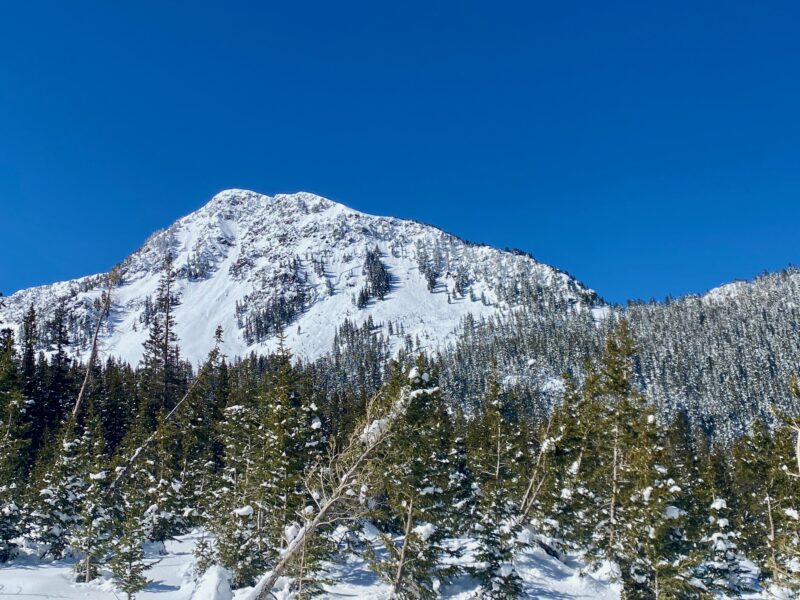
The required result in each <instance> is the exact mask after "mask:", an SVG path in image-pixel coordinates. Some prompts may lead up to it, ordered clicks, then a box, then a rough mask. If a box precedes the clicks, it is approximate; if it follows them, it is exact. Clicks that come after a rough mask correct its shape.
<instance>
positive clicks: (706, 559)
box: [695, 449, 749, 597]
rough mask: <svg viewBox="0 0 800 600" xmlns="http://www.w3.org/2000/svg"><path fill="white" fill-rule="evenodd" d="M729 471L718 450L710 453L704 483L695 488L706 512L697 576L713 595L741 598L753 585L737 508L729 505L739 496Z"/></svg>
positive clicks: (703, 478) (703, 473)
mask: <svg viewBox="0 0 800 600" xmlns="http://www.w3.org/2000/svg"><path fill="white" fill-rule="evenodd" d="M729 472H730V466H729V464H728V462H727V461H726V460H725V459H724V458H723V456H722V455H721V452H720V451H719V450H718V449H717V450H715V451H713V452H711V453H709V455H708V458H707V460H706V463H705V465H703V469H702V480H703V485H702V486H698V487H697V488H696V490H695V494H696V497H697V501H698V502H702V503H703V505H704V506H705V514H706V520H705V523H704V524H703V527H702V528H701V530H700V534H701V536H702V537H701V538H700V543H701V544H702V546H703V555H702V557H703V560H702V562H701V563H700V565H699V566H698V568H697V575H698V577H699V579H700V580H701V581H702V582H703V584H704V585H705V588H706V589H707V590H708V591H709V592H711V593H712V594H723V595H725V596H727V597H739V596H740V595H741V593H742V592H743V591H746V590H748V587H749V586H748V582H747V577H746V573H745V572H744V570H743V569H742V566H741V559H742V556H741V553H740V551H739V548H738V540H739V538H741V533H740V532H739V531H737V530H736V528H735V522H734V520H733V517H734V516H735V511H734V507H733V506H729V501H728V499H729V498H735V496H736V494H735V493H734V492H733V491H732V488H731V485H730V480H729Z"/></svg>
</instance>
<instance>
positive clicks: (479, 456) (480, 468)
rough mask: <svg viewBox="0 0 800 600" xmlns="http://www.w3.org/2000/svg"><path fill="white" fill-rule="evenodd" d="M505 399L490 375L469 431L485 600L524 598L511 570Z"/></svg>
mask: <svg viewBox="0 0 800 600" xmlns="http://www.w3.org/2000/svg"><path fill="white" fill-rule="evenodd" d="M507 400H508V399H507V398H506V397H504V395H503V394H502V393H501V391H500V386H499V383H498V382H497V380H496V378H495V377H492V379H491V380H490V382H489V386H488V390H487V392H486V394H485V396H484V398H483V401H482V403H481V412H480V415H479V417H477V419H476V420H475V421H474V422H473V424H472V431H471V443H470V452H471V453H472V458H471V461H470V462H471V465H472V469H473V472H474V473H475V478H476V480H477V482H478V488H479V496H478V502H477V507H476V512H475V520H476V523H475V529H476V530H477V538H478V551H477V552H476V554H475V559H476V561H477V562H478V563H479V564H481V565H482V566H481V567H478V568H475V569H474V574H475V575H476V577H477V578H478V580H479V581H480V583H481V597H484V598H497V599H510V598H518V597H520V595H521V594H522V581H521V579H520V576H519V574H518V573H517V571H516V568H515V567H514V550H515V544H516V536H517V534H518V523H516V519H515V517H516V515H517V513H518V512H519V505H518V504H517V502H516V498H515V497H514V494H513V491H512V490H513V488H514V484H513V473H514V470H515V465H514V462H515V460H516V458H517V450H518V447H517V446H516V444H515V437H516V436H515V432H514V431H515V428H514V424H513V423H512V422H511V421H510V419H509V414H508V406H507Z"/></svg>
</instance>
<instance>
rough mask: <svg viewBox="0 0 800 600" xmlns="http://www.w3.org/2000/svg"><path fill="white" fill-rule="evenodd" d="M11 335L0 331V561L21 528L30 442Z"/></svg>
mask: <svg viewBox="0 0 800 600" xmlns="http://www.w3.org/2000/svg"><path fill="white" fill-rule="evenodd" d="M24 416H25V409H24V401H23V396H22V391H21V389H20V367H19V360H18V358H17V354H16V350H15V348H14V334H13V333H12V331H11V330H10V329H3V330H0V427H1V429H0V563H3V562H5V561H7V560H9V559H10V558H12V557H13V555H14V553H15V551H16V550H15V549H16V543H15V542H14V540H15V538H17V537H19V536H20V534H21V533H22V531H21V517H22V515H21V511H20V505H21V503H22V492H23V490H24V481H25V479H24V476H25V471H26V466H27V465H26V452H27V449H28V445H29V441H28V439H27V435H26V434H27V426H26V423H25V421H24Z"/></svg>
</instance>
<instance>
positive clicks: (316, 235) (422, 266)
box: [0, 189, 605, 364]
mask: <svg viewBox="0 0 800 600" xmlns="http://www.w3.org/2000/svg"><path fill="white" fill-rule="evenodd" d="M374 250H377V252H378V255H379V258H378V259H377V260H378V261H379V262H380V264H381V265H383V268H384V269H385V270H386V271H387V272H388V274H389V278H390V282H391V283H390V285H389V289H388V292H387V293H386V298H385V299H380V298H377V297H371V298H369V299H368V302H366V304H365V305H364V306H358V303H359V299H358V296H359V294H360V293H362V292H361V290H363V289H365V287H367V286H368V282H367V281H366V276H367V274H366V272H365V269H366V267H365V260H366V259H367V255H368V254H370V253H371V252H373V251H374ZM167 252H169V253H171V254H172V255H173V256H174V260H175V267H176V271H177V278H178V288H179V292H180V293H181V296H182V304H181V306H179V307H178V308H177V309H176V317H177V320H178V331H177V333H178V335H179V337H180V339H181V348H182V350H183V351H184V352H185V356H186V357H187V358H188V359H189V360H190V361H192V362H194V363H197V362H199V361H201V360H202V359H203V357H204V356H205V354H206V353H207V351H208V350H209V349H210V348H211V347H212V345H213V333H214V330H215V329H216V327H217V325H221V326H222V327H223V329H224V331H225V343H224V345H223V352H225V353H226V354H228V355H229V356H241V355H244V354H247V353H249V352H250V351H259V352H263V351H269V350H270V349H271V348H274V347H275V343H276V342H275V339H276V338H275V334H276V333H277V330H276V328H277V327H280V328H282V329H285V331H286V334H287V336H288V338H287V343H288V345H289V347H290V348H292V350H293V351H294V352H295V353H296V354H297V355H298V356H300V357H302V358H307V359H313V358H316V357H319V356H320V355H322V354H324V353H326V352H327V351H329V350H330V348H331V343H332V341H333V337H334V335H335V330H336V327H338V326H340V325H341V324H342V323H343V322H344V321H345V320H346V319H347V320H350V321H352V322H354V323H355V324H358V325H360V324H363V323H365V322H367V320H368V319H369V318H372V322H374V323H375V324H376V327H386V328H387V329H388V324H389V323H393V324H394V325H396V326H398V327H399V328H401V330H402V336H401V335H397V334H394V337H395V340H394V344H393V346H394V348H395V349H396V348H398V347H400V346H402V345H403V344H404V343H406V340H405V337H406V336H410V338H411V339H412V340H413V341H414V342H415V343H416V344H417V345H418V346H420V347H422V348H425V349H428V350H431V349H435V348H437V347H441V346H443V345H445V344H446V343H447V342H448V341H450V340H452V338H453V333H454V331H455V329H456V328H457V326H458V324H459V322H460V321H461V320H462V319H463V318H464V317H465V316H466V315H467V314H472V315H473V316H475V317H486V316H490V315H492V314H497V313H500V312H502V311H505V310H508V309H510V308H512V307H513V306H514V305H515V294H517V295H518V293H519V290H520V289H521V288H522V287H527V286H536V287H537V288H541V289H543V290H544V289H546V290H547V293H548V294H553V297H554V298H556V299H557V300H556V301H563V302H564V304H565V307H566V308H567V310H587V309H591V308H592V307H594V306H605V303H604V302H603V301H602V300H601V299H600V298H599V296H598V295H597V294H596V293H595V292H594V291H592V290H590V289H589V288H588V287H586V286H584V285H583V284H582V283H580V282H579V281H578V280H576V279H574V278H573V277H571V276H570V275H568V274H567V273H566V272H565V271H562V270H560V269H557V268H555V267H551V266H549V265H546V264H544V263H540V262H539V261H537V260H536V259H535V258H533V257H532V256H531V255H530V254H528V253H523V252H522V251H517V250H499V249H496V248H493V247H491V246H488V245H485V244H477V243H473V242H468V241H466V240H463V239H462V238H459V237H457V236H455V235H452V234H450V233H447V232H445V231H444V230H442V229H440V228H438V227H435V226H432V225H427V224H423V223H420V222H418V221H413V220H405V219H399V218H396V217H381V216H375V215H369V214H367V213H363V212H360V211H357V210H355V209H352V208H350V207H348V206H346V205H344V204H341V203H339V202H335V201H333V200H329V199H327V198H324V197H322V196H318V195H316V194H311V193H308V192H298V193H294V194H276V195H274V196H266V195H263V194H259V193H257V192H253V191H250V190H242V189H231V190H224V191H222V192H220V193H218V194H216V195H215V196H214V197H213V198H211V200H209V201H208V202H207V203H206V204H205V205H203V206H202V207H200V208H199V209H197V210H196V211H194V212H192V213H190V214H188V215H186V216H184V217H181V218H179V219H177V220H176V221H175V222H174V223H172V224H171V225H170V226H168V227H167V228H165V229H162V230H159V231H156V232H154V233H153V234H152V235H150V236H149V237H148V238H147V239H146V240H145V242H144V243H143V244H142V246H141V247H140V248H139V249H138V250H136V251H135V252H133V253H132V254H130V255H129V256H128V257H126V258H125V259H123V260H122V261H121V262H120V263H119V265H118V270H119V274H120V276H121V282H120V284H119V285H118V286H117V287H115V289H114V290H113V292H112V300H113V307H112V311H111V318H110V319H109V321H108V323H107V325H106V326H105V327H104V328H103V332H102V334H101V341H102V348H101V349H102V351H103V352H104V353H106V354H110V355H116V356H119V357H121V358H123V359H125V360H127V361H129V362H131V363H133V364H135V363H137V362H138V359H139V358H140V356H141V345H142V342H143V341H144V339H145V337H146V318H143V314H144V311H145V308H146V305H147V302H148V298H150V297H151V296H152V295H153V293H154V291H155V287H156V285H157V280H158V276H159V274H160V270H161V267H162V265H163V259H164V256H165V255H166V253H167ZM373 258H374V257H373ZM379 268H380V267H379ZM104 280H105V274H96V275H89V276H85V277H80V278H77V279H73V280H69V281H65V282H57V283H53V284H49V285H44V286H37V287H34V288H28V289H25V290H20V291H18V292H16V293H14V294H12V295H11V296H9V297H7V298H6V307H5V309H3V310H2V311H0V320H3V321H6V322H8V323H9V324H11V325H12V326H16V328H17V329H19V327H20V324H21V321H22V315H23V313H24V311H25V310H27V308H28V307H29V306H30V305H33V306H34V307H35V308H36V310H37V313H39V314H40V316H43V317H45V318H49V316H52V314H53V312H54V311H55V309H56V307H57V306H58V305H66V309H67V312H68V315H69V332H70V337H71V340H72V342H73V353H74V354H75V355H76V356H80V357H85V356H86V355H87V352H88V343H89V339H90V332H91V331H92V330H93V325H94V323H95V322H96V318H97V314H98V309H97V306H96V301H97V299H98V298H99V295H100V292H101V288H102V285H103V281H104ZM145 316H146V315H145ZM46 345H47V341H46V339H45V340H44V341H43V346H44V347H46Z"/></svg>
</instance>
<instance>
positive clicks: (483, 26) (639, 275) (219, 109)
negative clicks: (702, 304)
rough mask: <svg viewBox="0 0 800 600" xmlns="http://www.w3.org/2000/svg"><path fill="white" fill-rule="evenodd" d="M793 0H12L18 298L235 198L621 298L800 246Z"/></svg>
mask: <svg viewBox="0 0 800 600" xmlns="http://www.w3.org/2000/svg"><path fill="white" fill-rule="evenodd" d="M798 6H799V5H798V3H797V2H779V1H775V2H753V1H751V0H748V1H730V2H719V1H714V2H698V1H695V0H693V1H691V2H642V1H640V0H637V1H632V2H613V1H609V2H596V1H589V0H587V1H585V2H569V1H564V2H561V1H559V2H534V1H521V2H511V1H508V2H488V1H481V2H474V1H470V0H456V1H452V2H446V1H442V2H439V1H425V2H368V1H365V2H348V1H336V2H333V1H329V2H302V1H298V2H252V3H242V2H216V3H203V2H200V3H198V2H191V3H190V2H185V3H177V2H164V1H159V2H107V1H105V0H103V1H96V2H84V1H80V0H77V1H76V2H62V1H60V0H59V1H58V2H4V3H2V5H1V6H0V225H1V228H0V231H2V253H3V254H2V258H1V259H0V290H3V291H4V292H5V293H6V294H8V293H10V292H13V291H14V290H16V289H19V288H23V287H27V286H31V285H35V284H43V283H48V282H51V281H55V280H61V279H66V278H71V277H76V276H80V275H84V274H88V273H93V272H98V271H104V270H106V269H108V268H109V267H110V266H111V265H112V264H114V263H116V262H118V261H119V260H121V259H122V258H124V257H125V256H126V255H127V254H129V253H130V252H131V251H133V250H135V249H136V248H137V247H138V246H139V245H140V244H141V242H142V241H143V240H144V239H145V238H146V237H147V236H148V235H149V234H150V233H151V232H152V231H154V230H155V229H158V228H161V227H165V226H167V225H168V224H170V223H171V222H172V221H173V220H174V219H176V218H177V217H180V216H182V215H184V214H186V213H188V212H190V211H192V210H194V209H195V208H197V207H199V206H200V205H202V204H203V203H204V202H205V201H206V200H207V199H209V198H210V197H211V196H212V195H213V194H214V193H216V192H217V191H219V190H221V189H224V188H230V187H242V188H250V189H254V190H257V191H260V192H264V193H268V194H272V193H277V192H289V191H297V190H307V191H311V192H315V193H318V194H321V195H324V196H327V197H330V198H332V199H335V200H338V201H341V202H344V203H346V204H349V205H351V206H353V207H355V208H357V209H360V210H364V211H367V212H371V213H376V214H392V215H396V216H400V217H411V218H416V219H419V220H422V221H426V222H430V223H433V224H436V225H438V226H440V227H441V228H443V229H446V230H448V231H451V232H453V233H456V234H458V235H460V236H462V237H465V238H468V239H472V240H475V241H483V242H487V243H490V244H493V245H497V246H502V247H505V246H513V247H518V248H522V249H524V250H527V251H529V252H531V253H532V254H533V255H534V256H536V257H537V258H539V259H540V260H543V261H546V262H548V263H551V264H553V265H556V266H558V267H561V268H563V269H565V270H567V271H569V272H571V273H572V274H573V275H575V276H577V277H579V278H580V279H582V280H583V281H585V282H586V283H587V284H589V285H590V286H592V287H594V288H595V289H597V290H598V291H599V292H600V293H601V294H602V295H604V296H605V297H606V298H608V299H610V300H613V301H624V300H625V299H626V298H630V297H637V298H645V299H647V298H650V297H656V298H659V299H660V298H663V297H664V296H665V295H667V294H673V295H679V294H684V293H687V292H701V291H704V290H706V289H708V288H709V287H713V286H715V285H718V284H720V283H723V282H726V281H728V280H731V279H734V278H748V277H752V276H754V275H756V274H758V273H759V272H762V271H764V270H767V269H769V270H774V269H780V268H783V267H785V266H787V265H789V264H790V263H795V264H797V263H800V244H799V243H798V242H799V241H800V235H798V233H799V232H800V35H798V23H799V22H800V8H798Z"/></svg>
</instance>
